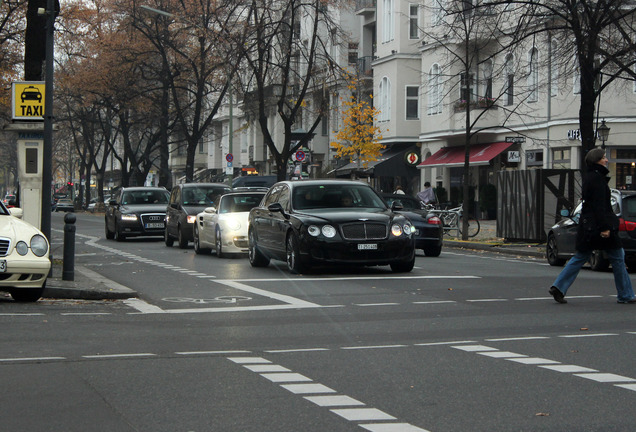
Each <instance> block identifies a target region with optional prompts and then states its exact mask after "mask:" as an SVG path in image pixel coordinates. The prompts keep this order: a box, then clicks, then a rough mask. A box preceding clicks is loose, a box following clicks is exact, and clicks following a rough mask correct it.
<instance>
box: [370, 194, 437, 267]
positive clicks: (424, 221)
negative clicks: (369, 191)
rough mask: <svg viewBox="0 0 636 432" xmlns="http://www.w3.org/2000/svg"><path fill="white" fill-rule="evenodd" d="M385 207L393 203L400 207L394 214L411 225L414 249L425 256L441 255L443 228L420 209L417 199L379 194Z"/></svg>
mask: <svg viewBox="0 0 636 432" xmlns="http://www.w3.org/2000/svg"><path fill="white" fill-rule="evenodd" d="M381 195H382V198H384V201H385V202H386V205H388V206H389V207H392V206H393V204H394V203H396V204H398V205H399V206H402V208H401V209H400V208H399V207H396V208H395V211H396V213H400V214H403V215H404V216H406V217H407V218H409V220H410V221H411V223H412V224H413V228H415V232H414V233H413V236H414V237H415V248H416V249H422V250H423V251H424V254H425V255H426V256H430V257H436V256H439V255H440V254H441V253H442V244H443V237H444V227H443V225H442V221H441V219H440V218H439V217H438V216H437V215H435V214H433V213H429V212H428V211H427V210H424V209H422V203H421V201H420V200H419V199H417V198H415V197H412V196H409V195H398V194H386V193H385V194H381Z"/></svg>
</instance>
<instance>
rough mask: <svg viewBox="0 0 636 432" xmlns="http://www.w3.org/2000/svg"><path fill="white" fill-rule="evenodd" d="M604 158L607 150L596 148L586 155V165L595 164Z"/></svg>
mask: <svg viewBox="0 0 636 432" xmlns="http://www.w3.org/2000/svg"><path fill="white" fill-rule="evenodd" d="M603 156H605V149H602V148H600V147H594V148H593V149H592V150H590V151H589V152H587V154H586V155H585V163H586V164H588V165H592V164H595V163H596V162H598V161H600V160H601V159H603Z"/></svg>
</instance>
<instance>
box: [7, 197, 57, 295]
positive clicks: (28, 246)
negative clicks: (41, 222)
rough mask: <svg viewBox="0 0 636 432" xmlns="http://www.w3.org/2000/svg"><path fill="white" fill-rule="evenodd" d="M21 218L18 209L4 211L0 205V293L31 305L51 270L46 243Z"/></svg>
mask: <svg viewBox="0 0 636 432" xmlns="http://www.w3.org/2000/svg"><path fill="white" fill-rule="evenodd" d="M21 218H22V209H20V208H12V209H11V210H8V209H7V208H6V207H5V206H4V204H2V203H0V291H8V292H9V293H10V294H11V297H13V299H14V300H16V301H20V302H35V301H38V299H39V298H40V297H41V296H42V293H43V292H44V288H45V286H46V278H47V276H48V274H49V270H50V269H51V261H50V259H49V242H48V241H47V239H46V237H44V235H43V234H42V232H41V231H40V230H39V229H37V228H36V227H34V226H33V225H31V224H29V223H27V222H25V221H23V220H21Z"/></svg>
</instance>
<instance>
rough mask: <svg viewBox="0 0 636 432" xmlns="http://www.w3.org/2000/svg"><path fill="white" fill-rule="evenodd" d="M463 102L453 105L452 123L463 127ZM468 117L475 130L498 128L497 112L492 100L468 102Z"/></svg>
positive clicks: (464, 107) (464, 110)
mask: <svg viewBox="0 0 636 432" xmlns="http://www.w3.org/2000/svg"><path fill="white" fill-rule="evenodd" d="M466 104H467V102H466V101H465V100H459V101H457V102H455V104H454V105H453V111H454V112H455V116H454V123H455V124H457V125H459V126H460V127H461V125H463V122H464V118H465V115H464V114H465V112H466ZM470 110H471V113H470V117H471V121H473V122H475V123H474V128H475V129H485V128H492V127H497V126H500V125H501V123H500V119H499V112H500V111H501V110H499V109H498V106H497V104H496V103H495V100H494V99H489V98H480V99H479V100H477V101H474V102H470Z"/></svg>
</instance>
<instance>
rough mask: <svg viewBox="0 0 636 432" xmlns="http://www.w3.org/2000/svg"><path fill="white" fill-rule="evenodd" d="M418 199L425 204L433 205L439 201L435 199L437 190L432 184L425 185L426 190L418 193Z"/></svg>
mask: <svg viewBox="0 0 636 432" xmlns="http://www.w3.org/2000/svg"><path fill="white" fill-rule="evenodd" d="M417 197H418V198H419V200H420V201H422V202H423V203H424V204H429V203H430V204H433V203H436V202H437V199H435V190H434V189H433V188H432V187H431V183H430V182H426V183H424V189H422V190H421V191H420V192H418V193H417Z"/></svg>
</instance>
